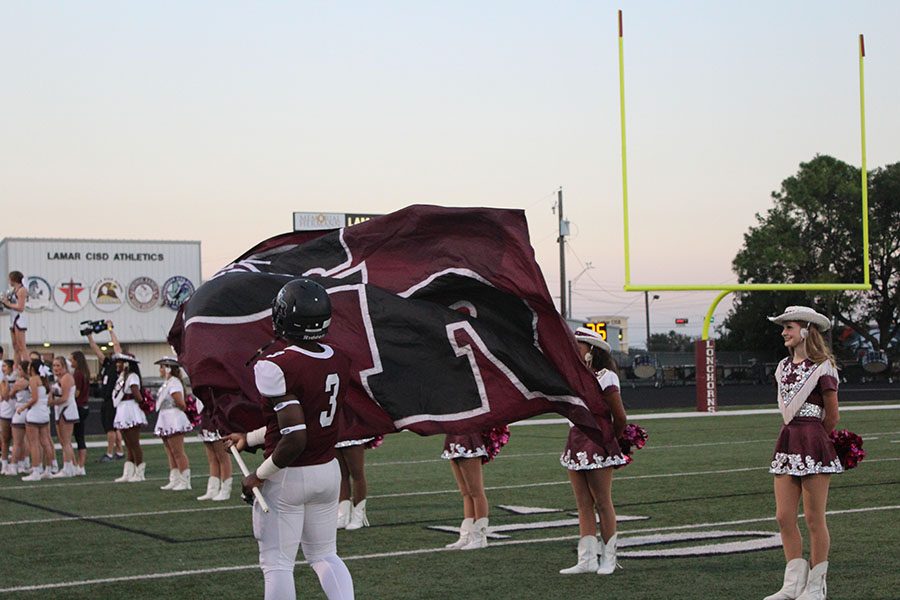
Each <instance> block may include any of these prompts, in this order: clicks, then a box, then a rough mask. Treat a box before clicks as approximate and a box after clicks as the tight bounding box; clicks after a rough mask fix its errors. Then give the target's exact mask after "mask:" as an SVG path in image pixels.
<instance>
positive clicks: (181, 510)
mask: <svg viewBox="0 0 900 600" xmlns="http://www.w3.org/2000/svg"><path fill="white" fill-rule="evenodd" d="M236 508H246V509H249V508H250V505H249V504H246V505H240V504H233V505H232V504H229V505H227V506H206V507H203V508H199V507H198V508H178V509H172V510H157V511H146V512H134V513H117V514H112V515H82V516H78V517H56V518H55V519H28V520H27V521H0V527H7V526H10V525H34V524H40V523H57V522H59V521H85V520H88V519H94V520H97V519H127V518H130V517H154V516H157V515H174V514H179V513H192V512H200V511H206V510H234V509H236Z"/></svg>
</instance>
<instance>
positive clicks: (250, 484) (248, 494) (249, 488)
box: [241, 471, 265, 503]
mask: <svg viewBox="0 0 900 600" xmlns="http://www.w3.org/2000/svg"><path fill="white" fill-rule="evenodd" d="M264 483H265V481H263V480H262V479H260V478H259V477H257V476H256V472H255V471H251V472H250V474H249V475H247V476H246V477H244V480H243V481H241V492H242V493H243V496H244V497H245V498H248V499H249V500H248V502H250V503H252V502H253V488H256V487H262V485H263V484H264Z"/></svg>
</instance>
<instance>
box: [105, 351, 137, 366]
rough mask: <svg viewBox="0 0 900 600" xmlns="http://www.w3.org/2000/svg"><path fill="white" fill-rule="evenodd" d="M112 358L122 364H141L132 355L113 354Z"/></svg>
mask: <svg viewBox="0 0 900 600" xmlns="http://www.w3.org/2000/svg"><path fill="white" fill-rule="evenodd" d="M112 358H113V360H121V361H124V362H130V363H134V364H136V365H138V364H140V363H141V361H139V360H138V359H137V357H136V356H135V355H134V354H126V353H124V352H116V353H115V354H113V356H112Z"/></svg>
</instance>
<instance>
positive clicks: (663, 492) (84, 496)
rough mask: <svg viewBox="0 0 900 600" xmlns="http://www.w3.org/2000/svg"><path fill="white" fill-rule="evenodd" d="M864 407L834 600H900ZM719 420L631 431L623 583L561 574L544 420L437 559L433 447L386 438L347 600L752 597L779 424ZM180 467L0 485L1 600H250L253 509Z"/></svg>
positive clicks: (762, 568)
mask: <svg viewBox="0 0 900 600" xmlns="http://www.w3.org/2000/svg"><path fill="white" fill-rule="evenodd" d="M863 406H865V405H861V404H854V405H853V408H859V407H863ZM766 408H769V407H766ZM867 408H874V409H875V410H849V409H848V407H844V410H843V411H842V414H841V422H840V424H839V428H848V429H851V430H853V431H855V432H856V433H858V434H860V435H862V436H863V437H864V439H865V450H866V451H867V452H868V456H867V458H866V459H865V460H864V461H863V462H862V464H861V465H860V467H858V468H857V469H854V470H852V471H849V472H846V473H844V474H841V475H837V476H835V477H833V479H832V488H831V495H830V498H829V506H828V508H829V511H830V516H829V526H830V530H831V538H832V549H831V557H830V562H831V567H830V570H829V575H828V587H829V598H835V599H841V598H853V599H866V600H876V599H884V600H888V599H896V598H898V597H900V592H898V590H900V527H898V526H897V523H898V520H900V403H898V402H891V403H888V404H884V405H880V406H878V407H876V406H868V407H867ZM727 412H734V413H735V414H732V415H727V414H723V413H720V415H717V416H703V417H699V418H689V417H693V415H694V414H695V413H690V412H687V413H683V418H663V417H671V415H669V414H660V413H647V412H644V413H642V414H641V413H638V412H635V413H634V414H631V415H630V418H631V420H632V422H635V423H638V424H640V425H642V426H644V427H645V428H646V429H647V430H648V432H649V434H650V440H649V442H648V444H647V446H646V447H645V448H644V449H643V450H640V451H638V452H637V453H636V455H635V462H634V463H632V464H631V465H629V466H627V467H625V468H623V469H620V470H619V471H618V472H617V473H616V478H615V483H614V486H613V497H614V500H615V503H616V506H617V510H618V512H619V516H620V524H619V533H620V558H619V562H620V564H621V566H622V569H621V570H617V571H616V573H615V574H613V575H611V576H606V577H602V576H597V575H575V576H563V575H559V574H558V571H559V569H561V568H564V567H568V566H571V565H573V564H575V561H576V555H575V545H576V543H577V539H578V529H577V523H576V520H575V517H574V516H573V514H574V510H575V501H574V498H573V496H572V492H571V489H570V487H569V484H568V480H567V477H566V472H565V470H564V469H563V468H562V467H561V466H560V464H559V454H560V452H561V450H562V448H563V446H564V444H565V439H566V433H567V426H566V425H565V424H562V423H547V422H546V421H547V420H548V419H547V418H545V419H538V420H534V421H532V422H529V423H525V424H522V426H515V427H512V428H511V429H512V438H511V441H510V443H509V445H508V446H506V448H504V450H503V452H502V453H501V455H500V457H499V458H498V459H496V460H495V461H493V462H492V463H490V464H488V465H487V466H486V467H485V485H486V486H487V494H488V500H489V502H490V505H491V527H492V529H493V530H494V538H492V539H491V540H490V546H489V547H488V548H486V549H483V550H475V551H469V552H460V551H451V550H445V549H444V545H445V544H447V543H449V542H451V541H453V540H455V539H456V534H454V533H452V532H451V531H447V530H442V529H441V528H454V527H457V526H458V525H459V522H460V520H461V518H462V514H461V513H462V506H461V501H460V498H459V494H458V492H457V491H456V489H455V484H454V481H453V476H452V474H451V472H450V467H449V465H448V464H447V462H446V461H443V460H441V459H440V458H439V454H440V451H441V447H442V443H443V439H442V438H441V437H428V438H422V437H418V436H416V435H414V434H410V433H401V434H396V435H391V436H388V437H387V438H386V439H385V442H384V444H383V445H382V446H381V447H380V448H378V449H375V450H371V451H369V452H367V455H366V456H367V475H368V479H369V502H368V504H369V510H368V516H369V520H370V522H371V523H372V526H371V527H368V528H364V529H362V530H358V531H349V532H348V531H339V532H338V553H339V554H340V555H341V556H342V557H343V558H344V560H345V561H346V562H347V566H348V567H349V569H350V572H351V573H352V575H353V578H354V583H355V586H356V595H357V597H358V598H378V599H381V598H384V599H394V598H397V599H400V598H409V599H413V598H415V599H420V598H483V597H487V598H489V597H493V596H496V597H498V598H506V599H516V598H598V597H627V598H629V599H630V600H641V599H672V598H679V599H681V598H685V599H691V598H696V599H710V598H762V597H763V596H765V595H767V594H770V593H773V592H774V591H775V590H777V589H778V588H779V587H780V584H781V577H782V573H783V569H784V559H783V555H782V552H781V549H780V546H779V543H778V536H777V526H776V524H775V521H774V518H773V515H774V499H773V496H772V477H771V475H769V474H768V472H767V465H768V462H769V460H770V457H771V452H772V447H773V445H774V440H775V438H776V435H777V433H778V429H779V425H780V416H779V415H777V414H744V413H745V412H748V411H724V413H727ZM749 412H754V411H749ZM551 416H553V415H547V417H548V418H549V417H551ZM187 448H188V453H189V456H190V458H191V463H192V467H193V485H194V488H195V489H194V490H193V491H192V492H164V491H160V490H159V489H158V487H159V486H160V485H162V484H163V483H165V481H166V477H167V474H168V466H167V464H166V461H165V455H164V453H163V449H162V447H161V446H159V445H152V446H146V447H145V460H146V462H147V463H148V466H147V475H148V480H147V481H146V482H144V483H135V484H116V483H113V482H112V480H113V479H114V478H115V477H117V476H118V475H119V474H120V473H121V465H122V463H121V462H116V463H108V464H97V463H96V458H97V457H98V456H99V454H100V451H99V450H91V451H90V460H89V464H88V476H87V477H84V478H75V479H66V480H55V481H41V482H35V483H27V482H22V481H20V480H19V479H18V478H11V477H2V478H0V537H2V540H3V550H4V551H3V554H2V560H0V598H2V597H8V598H16V599H26V598H67V599H75V598H90V599H97V598H128V599H129V600H138V599H141V598H148V599H150V598H153V599H161V598H187V597H192V598H220V599H228V598H241V599H246V598H261V597H262V589H263V586H262V574H261V572H260V571H259V568H258V566H257V549H256V542H255V540H254V539H253V536H252V533H251V526H250V509H249V507H248V506H247V505H245V504H243V503H242V502H241V501H240V500H239V498H238V496H239V494H238V493H237V491H236V492H235V494H234V497H233V499H232V501H230V502H222V503H211V502H198V501H196V500H195V497H196V496H198V495H200V494H202V493H203V491H204V490H205V484H206V471H207V467H206V460H205V455H204V452H203V448H202V446H201V444H197V443H192V444H188V445H187ZM260 460H261V455H249V456H248V462H249V463H250V464H251V465H255V464H257V463H258V462H259V461H260ZM236 479H237V478H236ZM236 483H237V482H236ZM237 487H238V486H237V485H236V490H237ZM801 529H803V530H804V535H805V528H803V526H802V524H801ZM298 559H300V560H302V556H298ZM296 578H297V589H298V595H299V597H302V598H324V595H323V594H322V592H321V591H320V589H319V586H318V582H317V581H316V578H315V575H314V573H313V572H312V570H311V569H309V568H308V567H307V566H305V565H304V564H302V563H301V564H300V565H298V566H297V570H296Z"/></svg>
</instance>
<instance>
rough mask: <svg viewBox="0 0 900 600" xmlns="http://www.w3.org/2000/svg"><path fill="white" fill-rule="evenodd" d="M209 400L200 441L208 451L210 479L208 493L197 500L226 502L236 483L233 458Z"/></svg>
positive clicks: (202, 420)
mask: <svg viewBox="0 0 900 600" xmlns="http://www.w3.org/2000/svg"><path fill="white" fill-rule="evenodd" d="M205 389H209V388H205ZM195 391H196V390H195ZM207 399H208V400H209V402H204V403H203V410H202V411H201V412H200V440H201V441H202V442H203V449H204V450H206V462H207V463H208V464H209V479H208V480H207V481H206V493H205V494H203V495H202V496H197V500H200V501H204V500H212V501H213V502H224V501H225V500H229V499H230V498H231V486H232V482H233V481H234V479H233V478H232V476H231V475H232V472H231V457H230V456H229V455H228V450H226V449H225V442H224V441H223V440H222V436H221V435H220V434H219V431H218V430H217V429H216V426H215V425H214V424H213V419H212V405H213V403H212V399H211V398H207ZM198 403H199V399H198Z"/></svg>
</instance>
